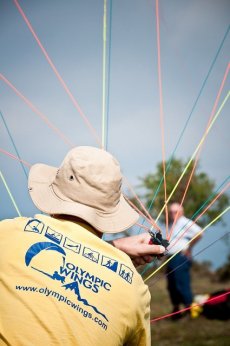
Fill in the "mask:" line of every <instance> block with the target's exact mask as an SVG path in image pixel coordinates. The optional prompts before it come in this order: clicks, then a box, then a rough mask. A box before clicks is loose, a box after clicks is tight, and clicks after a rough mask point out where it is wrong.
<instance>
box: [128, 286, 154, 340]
mask: <svg viewBox="0 0 230 346" xmlns="http://www.w3.org/2000/svg"><path fill="white" fill-rule="evenodd" d="M139 294H140V299H139V301H138V302H137V316H136V321H137V324H136V328H135V330H134V331H133V333H132V335H131V338H130V339H129V340H128V341H127V342H126V343H125V345H127V346H150V345H151V332H150V300H151V296H150V293H149V289H148V286H146V285H145V284H142V285H141V286H140V288H139Z"/></svg>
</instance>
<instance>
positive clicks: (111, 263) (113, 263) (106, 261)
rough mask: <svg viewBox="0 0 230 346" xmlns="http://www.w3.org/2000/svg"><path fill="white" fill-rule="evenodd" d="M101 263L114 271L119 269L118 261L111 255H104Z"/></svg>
mask: <svg viewBox="0 0 230 346" xmlns="http://www.w3.org/2000/svg"><path fill="white" fill-rule="evenodd" d="M101 265H102V266H103V267H106V268H108V269H110V270H112V271H113V272H116V271H117V266H118V262H117V261H115V260H113V259H112V258H109V257H106V256H102V260H101Z"/></svg>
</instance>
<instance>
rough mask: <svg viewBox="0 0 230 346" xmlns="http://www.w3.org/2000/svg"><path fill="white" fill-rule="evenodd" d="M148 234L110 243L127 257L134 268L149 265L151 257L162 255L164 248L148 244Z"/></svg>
mask: <svg viewBox="0 0 230 346" xmlns="http://www.w3.org/2000/svg"><path fill="white" fill-rule="evenodd" d="M150 239H151V237H150V235H149V234H148V233H142V234H139V235H133V236H130V237H125V238H119V239H115V240H113V241H112V243H113V245H114V246H115V247H116V248H117V249H119V250H121V251H124V252H125V253H126V254H127V255H129V256H130V257H131V259H132V261H133V263H134V264H135V265H136V266H139V265H141V264H146V263H149V262H151V261H152V260H153V257H155V256H157V255H160V254H162V253H163V252H164V251H165V248H164V247H163V246H161V245H151V244H149V241H150Z"/></svg>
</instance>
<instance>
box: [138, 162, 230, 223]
mask: <svg viewBox="0 0 230 346" xmlns="http://www.w3.org/2000/svg"><path fill="white" fill-rule="evenodd" d="M186 164H187V162H184V161H182V160H179V159H173V160H171V163H170V168H169V169H168V171H167V172H166V186H167V197H168V196H169V195H170V194H171V192H172V190H173V188H174V187H175V185H176V183H177V182H178V180H179V178H180V177H181V174H182V172H183V171H184V168H185V167H186ZM193 164H194V162H192V163H191V165H190V167H189V169H188V170H187V171H186V173H185V175H184V176H183V178H182V179H181V181H180V183H179V185H178V187H177V189H176V190H175V192H174V194H173V196H172V198H171V200H170V202H178V203H181V200H182V197H183V195H184V192H185V189H186V185H187V183H188V180H189V176H190V174H191V171H192V168H193ZM168 165H169V161H166V162H165V167H167V166H168ZM162 176H163V167H162V163H159V164H158V165H157V167H156V172H155V173H153V174H147V175H146V176H145V177H143V178H140V181H141V187H142V188H144V191H145V193H144V195H143V196H142V197H143V198H144V200H145V204H146V207H147V208H149V206H150V205H151V204H152V206H151V208H150V211H149V212H150V214H151V215H152V216H153V217H154V218H156V217H157V215H158V214H159V212H160V210H161V209H162V207H163V206H164V201H165V198H164V184H163V183H161V186H160V188H159V185H160V182H161V181H162ZM158 188H159V190H158ZM215 190H216V187H215V182H214V181H213V180H212V179H210V178H209V176H208V175H207V174H206V173H204V172H198V170H195V172H194V173H193V176H192V180H191V182H190V185H189V188H188V191H187V194H186V197H185V200H184V203H183V206H184V211H185V215H186V216H187V217H188V218H192V216H193V215H194V214H195V213H196V212H197V211H198V210H199V209H200V208H201V207H202V205H203V204H204V203H205V202H206V201H207V200H209V201H208V202H207V204H205V207H207V206H208V204H209V203H210V202H211V201H212V200H213V199H214V198H215V196H217V194H218V193H219V192H220V191H218V192H216V191H215ZM154 195H156V197H155V199H154V202H153V203H152V200H153V196H154ZM228 203H229V197H228V195H227V194H223V195H221V197H219V198H218V199H217V200H216V201H215V202H214V204H213V205H212V206H211V208H209V209H208V211H207V212H205V214H204V216H202V217H201V218H200V219H199V221H198V222H197V223H199V224H200V225H201V226H203V225H206V224H207V223H209V222H210V221H211V220H213V219H214V218H215V217H216V216H217V215H219V213H220V212H221V211H223V209H224V208H225V207H226V206H227V205H228ZM205 207H204V208H205ZM204 208H203V209H201V210H200V211H199V213H197V214H196V216H198V215H199V214H200V213H201V212H202V211H203V210H204ZM164 215H165V213H162V218H161V219H162V221H165V220H164ZM196 216H195V217H196ZM220 220H221V218H220V219H219V221H220Z"/></svg>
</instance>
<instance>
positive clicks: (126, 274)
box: [119, 264, 133, 284]
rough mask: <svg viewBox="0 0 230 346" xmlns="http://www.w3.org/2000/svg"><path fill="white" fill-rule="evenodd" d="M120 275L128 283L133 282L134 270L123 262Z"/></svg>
mask: <svg viewBox="0 0 230 346" xmlns="http://www.w3.org/2000/svg"><path fill="white" fill-rule="evenodd" d="M119 275H120V276H121V277H122V279H124V280H125V281H127V282H128V283H130V284H131V283H132V278H133V271H132V270H131V269H130V268H129V267H127V266H125V265H124V264H121V267H120V271H119Z"/></svg>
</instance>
